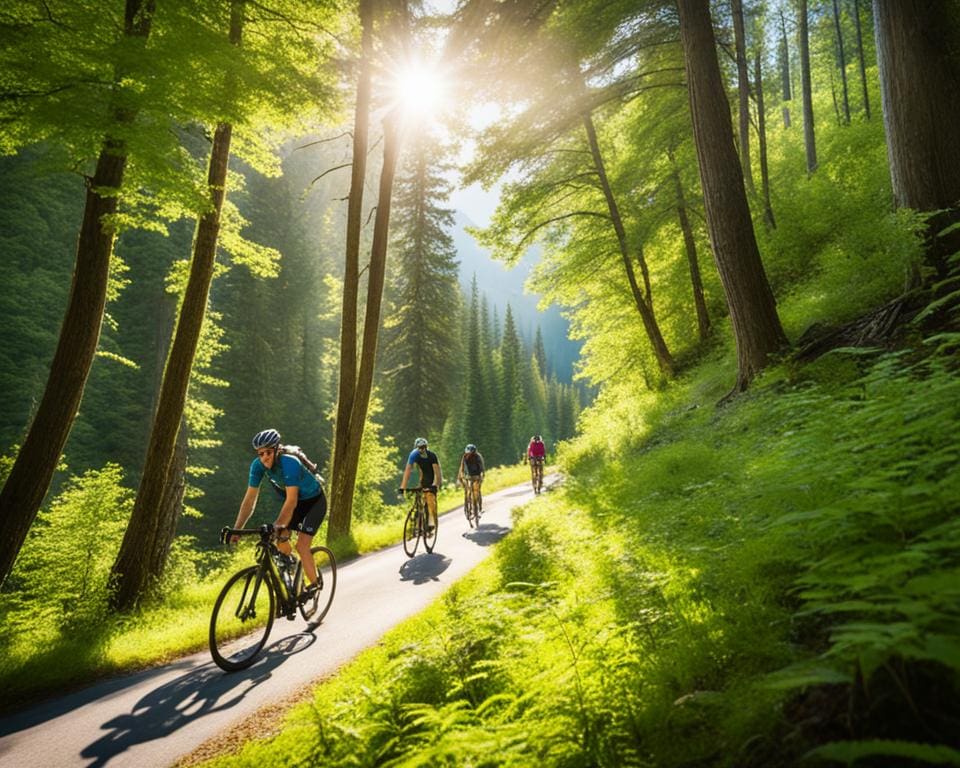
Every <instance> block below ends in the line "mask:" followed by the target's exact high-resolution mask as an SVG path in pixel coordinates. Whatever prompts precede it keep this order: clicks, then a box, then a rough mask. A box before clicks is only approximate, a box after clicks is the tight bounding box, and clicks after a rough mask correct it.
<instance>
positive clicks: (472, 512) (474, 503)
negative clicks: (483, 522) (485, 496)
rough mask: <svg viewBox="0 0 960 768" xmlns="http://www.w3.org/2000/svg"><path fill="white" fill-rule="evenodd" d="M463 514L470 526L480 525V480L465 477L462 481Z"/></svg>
mask: <svg viewBox="0 0 960 768" xmlns="http://www.w3.org/2000/svg"><path fill="white" fill-rule="evenodd" d="M463 514H465V515H466V516H467V523H469V525H470V527H471V528H479V527H480V480H479V479H474V478H472V477H469V476H467V477H465V478H464V483H463Z"/></svg>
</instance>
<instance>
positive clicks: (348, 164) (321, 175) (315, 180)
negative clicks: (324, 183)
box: [310, 160, 353, 186]
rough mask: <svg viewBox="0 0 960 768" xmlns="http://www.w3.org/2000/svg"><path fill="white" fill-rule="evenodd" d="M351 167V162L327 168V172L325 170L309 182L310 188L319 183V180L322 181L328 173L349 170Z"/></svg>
mask: <svg viewBox="0 0 960 768" xmlns="http://www.w3.org/2000/svg"><path fill="white" fill-rule="evenodd" d="M352 165H353V161H352V160H351V161H350V162H349V163H342V164H341V165H335V166H334V167H333V168H327V170H325V171H324V172H323V173H321V174H320V175H319V176H317V178H315V179H314V180H313V181H311V182H310V186H313V185H314V184H316V183H317V182H318V181H320V179H322V178H323V177H324V176H326V175H327V174H328V173H333V172H334V171H339V170H340V169H341V168H349V167H350V166H352Z"/></svg>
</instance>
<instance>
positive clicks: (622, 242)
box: [583, 112, 674, 377]
mask: <svg viewBox="0 0 960 768" xmlns="http://www.w3.org/2000/svg"><path fill="white" fill-rule="evenodd" d="M583 127H584V128H585V129H586V131H587V140H588V141H589V143H590V154H591V155H592V156H593V165H594V169H595V170H596V172H597V175H598V176H599V177H600V186H601V187H602V188H603V196H604V197H605V198H606V200H607V210H608V211H609V213H610V220H611V221H612V222H613V228H614V230H615V231H616V233H617V244H618V245H619V247H620V258H621V259H622V261H623V268H624V271H626V273H627V281H628V282H629V283H630V292H631V293H632V294H633V301H634V304H636V307H637V311H638V312H639V313H640V319H641V320H642V321H643V327H644V330H645V331H646V332H647V338H648V339H649V340H650V346H651V347H652V348H653V354H654V356H655V357H656V358H657V364H658V365H659V366H660V372H661V373H662V374H663V375H664V376H667V377H673V373H674V362H673V356H672V355H671V354H670V350H669V349H667V342H666V341H664V338H663V334H662V333H661V332H660V326H659V325H658V324H657V318H656V316H655V315H654V314H653V309H652V308H651V307H650V305H649V303H648V302H647V299H645V298H644V295H643V293H642V292H641V290H640V286H639V285H638V283H637V276H636V274H635V273H634V271H633V264H632V263H631V261H630V250H629V247H628V245H627V234H626V230H625V229H624V227H623V219H622V217H621V216H620V208H619V206H618V205H617V201H616V198H615V197H614V195H613V190H612V189H611V188H610V181H609V180H608V179H607V171H606V167H605V166H604V163H603V155H601V154H600V144H599V142H598V141H597V131H596V129H595V128H594V126H593V119H592V118H591V116H590V113H589V112H584V113H583ZM637 260H638V261H640V262H641V264H644V261H643V251H642V250H640V252H639V253H638V254H637ZM644 266H645V264H644Z"/></svg>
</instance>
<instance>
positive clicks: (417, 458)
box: [400, 437, 443, 520]
mask: <svg viewBox="0 0 960 768" xmlns="http://www.w3.org/2000/svg"><path fill="white" fill-rule="evenodd" d="M414 464H416V465H417V469H418V470H419V471H420V487H421V488H423V497H424V499H425V500H426V502H427V509H429V510H430V512H431V515H430V516H431V518H432V519H434V520H436V519H437V491H439V490H440V485H441V484H442V483H443V477H442V475H441V473H440V459H438V458H437V454H435V453H434V452H433V451H431V450H429V449H428V448H427V440H426V438H424V437H418V438H417V439H416V440H415V441H414V443H413V450H412V451H411V452H410V455H409V456H408V457H407V465H406V466H405V467H404V469H403V480H401V481H400V489H401V490H403V489H405V488H406V487H407V481H408V480H409V479H410V472H411V470H413V465H414Z"/></svg>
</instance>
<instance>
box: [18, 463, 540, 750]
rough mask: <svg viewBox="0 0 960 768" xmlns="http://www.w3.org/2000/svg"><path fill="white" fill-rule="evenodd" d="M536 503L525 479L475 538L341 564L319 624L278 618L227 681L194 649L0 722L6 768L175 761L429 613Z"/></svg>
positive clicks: (501, 496) (492, 501)
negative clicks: (521, 508) (250, 659)
mask: <svg viewBox="0 0 960 768" xmlns="http://www.w3.org/2000/svg"><path fill="white" fill-rule="evenodd" d="M549 479H550V480H552V479H553V478H549ZM532 497H533V492H532V490H531V488H530V484H529V483H526V484H524V485H520V486H514V487H512V488H505V489H503V490H500V491H497V492H495V493H491V494H490V495H489V496H486V497H485V498H484V515H483V517H482V518H481V519H480V527H479V528H478V529H475V530H470V528H469V527H468V525H467V521H466V519H465V517H464V515H463V511H462V509H456V510H454V511H452V512H449V513H447V514H446V515H444V516H442V517H441V518H440V529H439V533H438V536H437V542H436V546H435V547H434V551H433V553H432V554H426V553H423V552H422V547H423V544H422V542H421V544H420V547H421V549H420V550H419V552H418V554H417V556H416V557H414V558H412V559H411V558H408V557H407V556H406V554H405V553H404V552H403V549H402V548H401V546H400V545H399V544H397V545H396V546H394V547H390V548H389V549H385V550H381V551H379V552H373V553H370V554H368V555H364V556H363V557H360V558H357V559H356V560H353V561H351V562H349V563H345V564H342V565H341V566H340V567H339V568H338V571H337V591H336V594H335V596H334V600H333V605H332V606H331V608H330V612H329V613H328V614H327V616H326V618H325V619H324V620H323V623H322V624H320V625H319V626H316V627H311V626H309V625H308V624H307V623H306V622H305V621H304V620H303V619H302V618H301V617H300V616H299V615H298V616H297V618H296V620H295V621H287V620H286V619H283V618H280V619H277V620H276V621H275V622H274V625H273V630H272V631H271V634H270V638H269V640H268V642H267V646H266V648H264V651H263V653H262V655H261V657H260V658H259V659H258V660H257V662H256V663H255V664H254V665H253V666H251V667H250V668H249V669H246V670H243V671H240V672H233V673H229V674H228V673H225V672H223V671H221V670H220V668H219V667H217V666H216V665H215V664H214V663H213V661H212V660H211V658H210V654H209V652H203V653H197V654H194V655H192V656H188V657H184V658H182V659H180V660H178V661H176V662H174V663H172V664H168V665H166V666H163V667H157V668H154V669H149V670H145V671H142V672H139V673H137V674H133V675H129V676H124V677H118V678H113V679H109V680H105V681H103V682H100V683H97V684H95V685H92V686H90V687H89V688H86V689H83V690H80V691H77V692H75V693H71V694H69V695H67V696H64V697H62V698H59V699H54V700H50V701H47V702H44V703H43V704H39V705H36V706H34V707H31V708H30V709H27V710H25V711H23V712H19V713H16V714H14V715H10V716H8V717H4V718H0V766H2V767H3V768H17V767H19V766H29V767H30V768H47V766H50V767H51V768H52V767H53V766H56V767H57V768H72V767H73V766H87V767H89V766H107V765H109V766H110V768H126V767H127V766H129V767H130V768H155V767H156V768H159V767H164V768H165V767H167V766H170V765H172V764H173V763H175V762H176V761H177V760H178V759H179V758H180V757H182V756H184V755H187V754H189V753H190V752H192V751H193V750H194V749H195V748H197V747H198V746H199V745H201V744H202V743H204V742H206V741H208V740H209V739H211V738H213V737H215V736H217V735H218V734H220V733H223V732H226V731H227V730H229V729H230V728H231V726H232V725H233V724H235V723H237V722H239V721H241V720H243V719H244V718H246V717H248V716H249V715H251V714H253V713H254V712H256V711H257V710H258V709H260V708H261V707H264V706H267V705H269V704H271V703H272V702H275V701H280V700H283V699H285V698H288V697H290V696H291V695H294V694H295V693H296V692H297V691H298V690H301V689H302V688H303V686H304V685H308V684H309V683H310V682H311V681H314V680H317V679H322V678H325V677H328V676H329V675H330V674H332V673H334V672H335V671H336V670H337V669H338V668H340V667H341V666H342V665H343V664H344V663H346V662H348V661H349V660H350V659H352V658H353V657H354V656H356V655H357V654H358V653H359V652H360V651H362V650H363V649H365V648H368V647H369V646H371V645H373V644H374V643H376V642H377V640H379V638H380V637H381V636H382V635H383V634H384V633H385V632H386V631H387V630H389V629H390V628H391V627H393V626H394V625H396V624H397V623H399V622H400V621H402V620H403V619H405V618H407V617H409V616H412V615H414V614H416V613H418V612H420V611H422V610H423V609H424V608H425V607H426V606H427V605H429V604H430V603H432V602H433V601H434V600H436V599H437V597H439V596H440V595H441V594H442V593H443V592H444V591H445V590H446V589H448V588H449V587H450V585H451V584H453V583H454V582H455V581H456V580H457V579H459V578H461V577H462V576H464V575H465V574H467V573H468V572H469V571H470V570H471V569H472V568H474V567H475V566H476V565H477V564H478V563H480V561H481V560H483V559H484V558H485V557H487V556H488V555H489V554H490V551H491V547H492V545H493V544H495V543H496V542H497V541H499V540H500V539H501V538H503V537H504V536H505V535H506V534H507V533H508V532H509V531H510V527H511V516H510V510H511V509H512V508H513V507H515V506H517V505H519V504H523V503H525V502H527V501H529V500H530V499H531V498H532ZM398 539H399V531H398ZM211 607H212V606H211Z"/></svg>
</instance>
